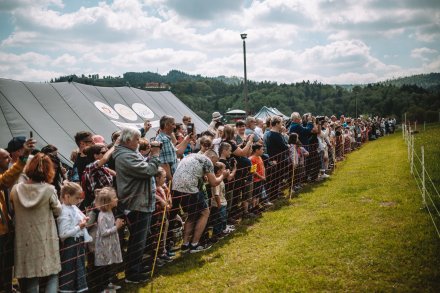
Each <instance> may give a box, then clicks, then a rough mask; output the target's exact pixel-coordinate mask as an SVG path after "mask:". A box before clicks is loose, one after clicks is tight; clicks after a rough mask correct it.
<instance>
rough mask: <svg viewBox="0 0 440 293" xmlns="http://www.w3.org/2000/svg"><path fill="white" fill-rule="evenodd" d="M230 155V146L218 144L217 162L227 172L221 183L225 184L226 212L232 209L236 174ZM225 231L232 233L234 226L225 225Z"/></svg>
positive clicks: (234, 163)
mask: <svg viewBox="0 0 440 293" xmlns="http://www.w3.org/2000/svg"><path fill="white" fill-rule="evenodd" d="M231 154H232V146H231V145H230V144H229V143H227V142H222V143H220V146H219V149H218V155H219V162H221V163H223V164H225V168H226V170H229V176H228V178H226V179H224V180H223V182H224V183H225V190H226V194H225V197H226V201H227V202H228V205H227V208H226V209H227V211H230V209H231V207H232V193H233V187H234V178H235V173H236V172H237V161H236V160H235V158H231ZM226 230H227V231H228V232H233V231H234V230H235V227H234V225H227V228H226Z"/></svg>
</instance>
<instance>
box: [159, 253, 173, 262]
mask: <svg viewBox="0 0 440 293" xmlns="http://www.w3.org/2000/svg"><path fill="white" fill-rule="evenodd" d="M159 258H160V259H161V260H163V261H166V262H172V261H173V259H172V258H171V257H169V256H168V254H166V253H164V254H162V255H159Z"/></svg>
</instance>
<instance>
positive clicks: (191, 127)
mask: <svg viewBox="0 0 440 293" xmlns="http://www.w3.org/2000/svg"><path fill="white" fill-rule="evenodd" d="M186 131H187V133H188V134H192V133H193V132H194V123H188V125H187V126H186Z"/></svg>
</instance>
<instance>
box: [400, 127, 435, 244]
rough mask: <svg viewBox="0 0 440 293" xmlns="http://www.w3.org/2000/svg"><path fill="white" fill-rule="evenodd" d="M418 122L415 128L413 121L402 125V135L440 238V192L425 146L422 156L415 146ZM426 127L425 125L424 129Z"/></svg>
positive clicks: (417, 182)
mask: <svg viewBox="0 0 440 293" xmlns="http://www.w3.org/2000/svg"><path fill="white" fill-rule="evenodd" d="M416 127H417V123H416V122H415V123H414V130H413V129H412V128H411V123H409V122H408V124H404V125H402V132H403V134H402V136H403V139H404V141H405V143H406V144H407V149H408V162H409V164H410V174H411V175H413V177H414V180H415V182H416V184H417V187H418V188H419V191H420V195H421V197H422V206H423V208H424V209H426V211H427V212H428V214H429V216H430V218H431V221H432V223H433V225H434V228H435V231H436V232H437V235H438V237H439V238H440V194H439V191H438V189H437V187H436V186H435V184H434V182H433V180H432V178H431V176H430V175H429V173H428V171H427V170H426V161H425V146H424V145H421V146H420V156H419V155H418V154H417V149H416V147H415V136H416V135H415V134H416V133H417V132H416ZM425 129H426V128H425V127H424V130H425Z"/></svg>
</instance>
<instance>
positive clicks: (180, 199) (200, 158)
mask: <svg viewBox="0 0 440 293" xmlns="http://www.w3.org/2000/svg"><path fill="white" fill-rule="evenodd" d="M217 161H218V156H217V154H216V153H215V151H213V150H208V151H207V152H205V154H191V155H188V156H186V157H185V158H183V159H182V161H181V162H180V164H179V166H178V167H177V170H176V173H175V174H174V177H173V188H172V189H173V208H177V207H179V205H181V207H182V209H183V210H184V212H186V213H187V214H188V219H187V220H186V221H185V227H184V231H183V232H184V235H183V244H182V247H181V250H182V252H187V251H189V252H190V253H196V252H199V251H203V250H205V249H207V247H206V246H203V245H200V244H199V240H200V237H201V236H202V233H203V231H204V230H205V227H206V223H207V221H208V218H209V206H208V203H207V200H206V199H205V194H204V193H203V191H202V190H201V187H200V186H201V185H202V184H203V178H204V177H205V176H206V177H207V179H208V182H209V184H210V185H211V187H215V186H217V185H219V184H220V183H221V182H222V181H223V179H224V178H227V177H228V176H229V171H227V170H225V171H224V172H223V174H221V175H220V176H218V177H217V176H216V175H215V174H214V165H213V164H215V163H216V162H217Z"/></svg>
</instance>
